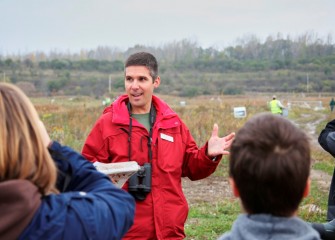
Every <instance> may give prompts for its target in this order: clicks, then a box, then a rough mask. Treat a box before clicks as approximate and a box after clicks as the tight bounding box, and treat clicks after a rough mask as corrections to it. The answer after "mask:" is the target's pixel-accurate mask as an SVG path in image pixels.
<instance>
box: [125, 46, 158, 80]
mask: <svg viewBox="0 0 335 240" xmlns="http://www.w3.org/2000/svg"><path fill="white" fill-rule="evenodd" d="M129 66H145V67H147V68H148V69H149V72H150V76H151V77H152V80H153V81H154V80H155V79H156V78H157V77H158V63H157V60H156V58H155V57H154V55H152V54H151V53H148V52H138V53H134V54H132V55H130V56H129V57H128V59H127V60H126V63H125V68H126V67H129Z"/></svg>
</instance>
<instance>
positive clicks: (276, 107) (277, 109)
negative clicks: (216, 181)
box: [269, 95, 284, 115]
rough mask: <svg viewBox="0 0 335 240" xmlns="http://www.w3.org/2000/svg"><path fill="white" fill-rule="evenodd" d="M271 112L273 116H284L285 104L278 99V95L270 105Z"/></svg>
mask: <svg viewBox="0 0 335 240" xmlns="http://www.w3.org/2000/svg"><path fill="white" fill-rule="evenodd" d="M269 107H270V111H271V113H273V114H280V115H283V109H284V106H283V104H282V103H281V102H280V101H279V100H278V99H277V97H276V95H273V96H272V100H271V101H270V103H269Z"/></svg>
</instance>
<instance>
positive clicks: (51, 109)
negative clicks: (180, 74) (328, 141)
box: [32, 94, 335, 239]
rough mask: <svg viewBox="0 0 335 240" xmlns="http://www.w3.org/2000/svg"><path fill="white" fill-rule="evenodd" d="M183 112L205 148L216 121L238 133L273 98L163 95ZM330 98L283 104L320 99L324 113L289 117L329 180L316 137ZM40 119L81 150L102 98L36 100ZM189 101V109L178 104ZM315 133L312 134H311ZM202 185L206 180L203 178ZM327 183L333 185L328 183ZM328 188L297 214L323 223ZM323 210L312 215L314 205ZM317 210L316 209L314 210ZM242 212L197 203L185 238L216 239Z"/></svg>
mask: <svg viewBox="0 0 335 240" xmlns="http://www.w3.org/2000/svg"><path fill="white" fill-rule="evenodd" d="M160 97H161V98H162V99H164V100H165V101H166V102H168V103H169V104H170V106H171V107H172V108H173V109H174V110H175V111H176V112H177V113H178V114H179V116H180V117H181V118H182V120H183V121H184V122H185V123H186V125H187V126H188V127H189V129H190V131H191V133H192V135H193V137H194V138H195V140H196V142H197V143H198V145H199V146H200V145H203V144H204V143H205V142H206V141H207V140H208V138H209V137H210V134H211V130H212V127H213V124H214V123H218V125H219V135H220V136H223V135H226V134H228V133H230V132H233V131H234V132H236V131H238V129H239V128H240V127H241V126H243V124H244V123H245V121H246V120H247V119H249V118H250V117H251V116H253V115H254V114H256V113H259V112H265V111H268V109H267V101H269V100H271V99H270V97H271V96H265V95H261V94H253V95H249V96H248V95H244V96H212V97H210V96H206V97H197V98H192V99H182V98H177V97H172V96H160ZM329 99H330V98H329V97H321V96H302V95H299V94H297V95H293V94H292V95H289V94H286V95H283V96H282V102H283V103H284V104H287V103H288V102H289V101H302V100H303V101H307V102H308V101H321V102H322V104H323V106H324V107H325V109H323V110H317V111H316V110H314V109H313V108H308V107H306V106H302V107H296V106H295V107H292V109H291V110H290V111H289V116H288V119H290V120H292V121H293V122H295V123H297V124H298V125H299V127H301V128H302V129H304V130H305V131H306V132H308V134H309V135H310V137H311V140H312V141H311V143H312V144H313V147H312V157H313V159H314V160H313V166H312V168H313V170H318V171H321V172H322V173H324V174H325V175H326V176H329V175H330V174H332V172H333V169H334V160H333V158H332V157H331V156H330V155H329V154H327V153H326V152H325V151H323V150H322V149H321V148H320V147H319V146H318V145H317V142H316V139H317V136H318V133H319V132H320V130H321V129H322V128H323V127H324V126H325V124H326V122H327V121H329V120H330V119H332V118H334V117H335V115H334V114H330V113H329V109H328V102H329ZM32 101H33V103H34V105H35V106H36V108H37V110H38V112H39V114H40V117H41V119H42V120H43V121H44V123H45V124H46V127H47V130H48V132H49V134H50V136H51V138H52V139H54V140H58V141H60V142H61V143H63V144H66V145H69V146H71V147H73V148H74V149H76V150H77V151H81V148H82V146H83V143H84V141H85V139H86V137H87V135H88V133H89V132H90V130H91V128H92V126H93V124H94V122H95V121H96V119H97V118H98V117H99V116H100V115H101V113H102V111H103V106H102V105H101V100H97V99H93V98H89V97H74V98H69V97H58V98H39V99H32ZM180 101H185V102H186V104H185V106H181V105H180ZM239 106H245V107H246V109H247V117H246V118H242V119H236V118H234V116H233V108H234V107H239ZM311 130H312V131H311ZM213 175H215V177H221V178H222V179H223V180H226V179H227V159H225V160H224V161H223V162H222V163H220V165H219V167H218V169H217V171H216V172H215V173H214V174H213ZM201 181H203V180H201ZM328 184H329V182H328ZM327 198H328V186H327V183H326V186H320V185H319V182H318V181H314V180H313V181H312V191H311V194H310V196H309V197H308V198H306V199H305V200H304V201H303V203H302V204H301V207H300V210H299V216H300V217H302V218H303V219H305V220H306V221H317V222H324V221H325V211H326V208H327ZM312 206H314V209H317V210H319V211H311V207H312ZM315 206H316V208H315ZM239 213H240V208H239V203H238V200H236V199H233V198H231V197H229V198H224V199H221V200H219V201H213V202H211V201H203V202H202V201H198V202H196V203H194V204H192V205H191V207H190V213H189V217H188V220H187V223H186V226H185V227H186V233H187V239H216V238H217V237H218V236H219V235H220V234H222V233H223V232H225V231H227V230H229V229H230V227H231V225H232V223H233V221H234V219H235V218H236V216H237V215H238V214H239Z"/></svg>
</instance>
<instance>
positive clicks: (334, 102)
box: [329, 98, 335, 112]
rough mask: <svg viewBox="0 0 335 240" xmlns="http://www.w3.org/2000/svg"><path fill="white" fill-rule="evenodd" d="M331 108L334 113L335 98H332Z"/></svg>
mask: <svg viewBox="0 0 335 240" xmlns="http://www.w3.org/2000/svg"><path fill="white" fill-rule="evenodd" d="M329 106H330V111H331V112H333V110H334V106H335V100H334V98H332V99H331V100H330V102H329Z"/></svg>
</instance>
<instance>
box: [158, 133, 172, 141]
mask: <svg viewBox="0 0 335 240" xmlns="http://www.w3.org/2000/svg"><path fill="white" fill-rule="evenodd" d="M161 139H164V140H166V141H169V142H173V137H171V136H169V135H166V134H164V133H161Z"/></svg>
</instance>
